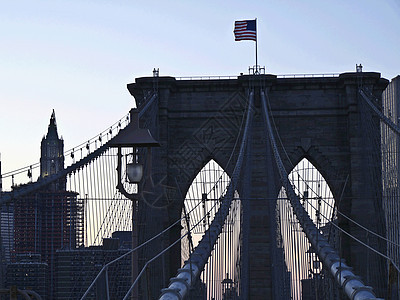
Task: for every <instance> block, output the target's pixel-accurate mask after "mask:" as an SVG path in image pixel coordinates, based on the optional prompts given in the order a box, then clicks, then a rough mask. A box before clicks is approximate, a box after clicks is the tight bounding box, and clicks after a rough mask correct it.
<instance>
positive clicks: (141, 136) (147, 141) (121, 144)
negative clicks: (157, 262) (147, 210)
mask: <svg viewBox="0 0 400 300" xmlns="http://www.w3.org/2000/svg"><path fill="white" fill-rule="evenodd" d="M129 113H130V117H131V121H130V123H129V124H128V125H127V126H126V127H125V128H124V129H122V130H121V131H120V132H119V133H118V135H117V136H115V137H114V138H113V139H112V140H111V141H110V147H112V148H117V149H118V165H117V173H118V179H117V180H118V181H117V189H118V190H119V191H120V192H121V194H123V195H124V196H125V197H127V198H128V199H131V200H132V249H134V248H135V247H136V246H137V244H138V240H137V237H138V236H137V226H135V227H136V228H135V230H134V225H135V215H136V212H137V205H136V204H137V203H136V202H137V196H138V193H137V192H138V189H137V190H136V193H135V192H133V193H130V192H128V191H127V190H126V189H125V186H124V182H122V180H123V178H122V148H132V149H133V151H132V153H130V154H128V156H129V155H131V156H132V162H129V163H128V159H126V162H127V163H126V165H125V171H126V178H125V181H126V182H127V183H130V184H137V185H138V184H139V183H140V181H141V180H142V178H143V169H144V168H143V164H140V163H139V159H138V152H137V151H138V148H144V147H147V159H146V164H147V174H146V176H147V177H149V176H150V171H151V148H152V147H160V144H159V143H158V142H157V141H156V140H155V139H154V138H153V137H152V136H151V134H150V131H149V130H148V129H142V128H139V116H138V110H137V109H135V108H133V109H131V110H130V112H129ZM138 186H139V185H138ZM137 258H138V255H137V251H134V252H132V283H133V282H134V281H135V278H136V276H137V274H138V259H137ZM132 299H138V289H137V287H135V289H134V290H133V292H132Z"/></svg>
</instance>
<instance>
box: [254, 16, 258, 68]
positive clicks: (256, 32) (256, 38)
mask: <svg viewBox="0 0 400 300" xmlns="http://www.w3.org/2000/svg"><path fill="white" fill-rule="evenodd" d="M255 21H256V74H257V73H258V61H257V18H256V19H255Z"/></svg>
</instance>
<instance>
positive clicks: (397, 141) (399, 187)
mask: <svg viewBox="0 0 400 300" xmlns="http://www.w3.org/2000/svg"><path fill="white" fill-rule="evenodd" d="M382 106H383V113H384V114H385V116H386V117H387V118H388V119H390V120H391V121H392V122H393V123H395V124H397V126H400V76H397V77H395V78H393V79H392V81H391V82H390V83H389V85H388V86H387V88H386V90H385V91H384V92H383V95H382ZM381 134H382V145H381V147H382V170H383V173H382V180H383V200H382V205H383V209H384V211H385V215H386V230H387V238H388V239H389V240H390V241H392V242H393V244H391V243H388V246H387V252H388V253H387V254H388V256H389V257H390V258H391V259H392V261H393V263H394V264H396V265H397V266H398V265H399V263H400V253H399V249H398V247H397V245H398V244H399V243H400V229H399V228H400V155H399V154H400V153H399V152H400V138H399V136H398V135H397V134H396V133H395V132H393V131H392V130H391V129H389V128H388V126H382V133H381ZM397 282H398V281H397V270H395V267H394V266H393V264H392V263H391V262H390V263H389V283H390V284H389V290H388V293H389V295H390V297H392V299H398V297H399V293H398V290H399V286H398V284H397Z"/></svg>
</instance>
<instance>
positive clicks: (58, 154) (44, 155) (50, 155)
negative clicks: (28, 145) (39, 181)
mask: <svg viewBox="0 0 400 300" xmlns="http://www.w3.org/2000/svg"><path fill="white" fill-rule="evenodd" d="M63 168H64V141H63V140H62V139H60V138H59V137H58V132H57V122H56V114H55V112H54V109H53V112H52V114H51V117H50V123H49V126H48V130H47V134H46V136H44V137H43V139H42V143H41V157H40V177H41V178H43V177H46V176H48V175H52V174H55V173H57V172H59V171H61V170H62V169H63ZM63 182H64V181H62V182H61V181H60V183H59V184H58V186H56V187H55V188H56V189H60V190H62V189H65V182H64V183H63Z"/></svg>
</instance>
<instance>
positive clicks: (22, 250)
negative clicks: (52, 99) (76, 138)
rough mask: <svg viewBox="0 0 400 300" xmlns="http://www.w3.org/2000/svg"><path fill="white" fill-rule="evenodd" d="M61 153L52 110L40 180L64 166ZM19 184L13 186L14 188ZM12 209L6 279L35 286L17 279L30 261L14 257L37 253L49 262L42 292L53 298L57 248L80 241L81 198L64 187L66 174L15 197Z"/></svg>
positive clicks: (27, 268)
mask: <svg viewBox="0 0 400 300" xmlns="http://www.w3.org/2000/svg"><path fill="white" fill-rule="evenodd" d="M63 153H64V141H63V139H62V138H59V136H58V132H57V124H56V117H55V113H54V110H53V113H52V115H51V118H50V123H49V126H48V131H47V134H46V135H45V136H44V137H43V139H42V142H41V158H40V178H39V179H38V180H39V181H40V180H43V179H44V178H45V177H47V176H50V175H53V174H56V173H57V172H59V171H61V170H62V169H63V168H64V154H63ZM20 187H21V186H15V187H13V189H19V188H20ZM13 213H14V224H13V229H14V247H13V250H12V254H11V261H12V264H10V265H9V268H7V275H8V276H10V277H11V278H15V279H16V281H15V282H9V281H8V283H10V284H14V285H17V286H18V288H21V289H24V288H28V287H31V288H32V287H34V285H33V284H32V285H29V286H20V285H21V284H23V285H26V284H29V282H30V280H29V279H27V278H24V281H23V282H20V281H18V280H17V279H18V278H21V276H20V273H21V272H24V270H25V271H28V270H30V268H31V267H32V264H33V262H27V261H26V260H22V261H21V260H17V257H20V256H21V255H32V254H35V255H39V256H37V257H39V260H40V261H35V262H34V263H35V264H46V265H47V266H48V269H47V270H48V274H47V275H46V276H45V277H46V278H48V280H46V282H48V286H47V290H46V293H45V294H46V295H49V296H48V297H47V298H46V299H54V293H55V291H54V287H55V285H56V283H55V280H56V278H55V254H56V251H57V250H60V249H75V248H76V247H79V246H81V245H82V244H83V228H84V225H83V222H84V220H83V217H84V216H83V202H82V200H80V199H78V194H77V193H75V192H70V191H67V190H66V178H61V179H60V180H58V181H56V182H55V183H52V184H50V185H48V186H46V187H45V188H43V189H41V190H39V191H37V192H35V193H32V194H30V195H27V196H24V197H20V198H18V199H16V201H15V202H14V207H13ZM42 269H43V268H42ZM42 269H41V270H42ZM25 274H30V273H29V272H25ZM33 277H34V276H32V280H33V281H34V280H35V278H33Z"/></svg>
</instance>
